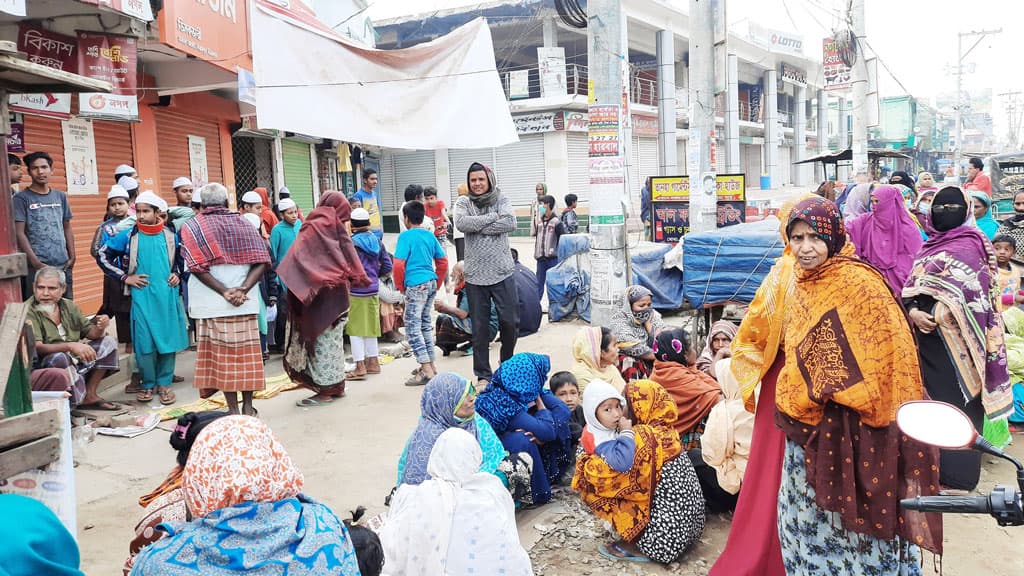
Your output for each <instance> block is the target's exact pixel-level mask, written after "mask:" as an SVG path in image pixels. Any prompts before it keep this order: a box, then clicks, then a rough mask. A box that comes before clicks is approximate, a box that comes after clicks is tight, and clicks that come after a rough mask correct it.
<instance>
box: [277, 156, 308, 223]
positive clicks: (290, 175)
mask: <svg viewBox="0 0 1024 576" xmlns="http://www.w3.org/2000/svg"><path fill="white" fill-rule="evenodd" d="M281 156H282V157H283V160H284V185H285V186H287V187H288V191H289V192H291V194H292V200H294V201H295V203H296V204H297V205H298V206H299V208H300V209H301V210H302V212H303V214H309V213H310V211H311V210H313V208H315V207H316V203H315V202H314V200H313V160H312V158H310V156H309V144H306V143H305V142H296V141H295V140H282V141H281Z"/></svg>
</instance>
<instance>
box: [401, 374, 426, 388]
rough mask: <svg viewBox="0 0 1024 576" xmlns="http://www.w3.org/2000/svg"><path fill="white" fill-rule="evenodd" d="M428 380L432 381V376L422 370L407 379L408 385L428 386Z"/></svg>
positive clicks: (406, 383)
mask: <svg viewBox="0 0 1024 576" xmlns="http://www.w3.org/2000/svg"><path fill="white" fill-rule="evenodd" d="M427 382H430V377H429V376H427V375H426V374H424V373H423V372H422V371H419V370H417V373H416V374H414V375H413V377H412V378H409V379H408V380H406V381H405V385H406V386H426V385H427Z"/></svg>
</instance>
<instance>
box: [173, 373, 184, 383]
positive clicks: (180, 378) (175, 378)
mask: <svg viewBox="0 0 1024 576" xmlns="http://www.w3.org/2000/svg"><path fill="white" fill-rule="evenodd" d="M184 381H185V377H184V376H178V375H177V374H175V375H174V376H171V382H174V383H175V384H178V383H180V382H184Z"/></svg>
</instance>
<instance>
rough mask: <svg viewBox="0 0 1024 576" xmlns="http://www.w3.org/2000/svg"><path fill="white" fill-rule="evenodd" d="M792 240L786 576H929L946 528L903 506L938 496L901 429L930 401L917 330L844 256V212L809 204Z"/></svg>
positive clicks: (779, 396)
mask: <svg viewBox="0 0 1024 576" xmlns="http://www.w3.org/2000/svg"><path fill="white" fill-rule="evenodd" d="M787 232H788V235H789V247H790V249H791V251H792V253H793V256H794V257H795V258H796V263H797V272H796V287H795V289H794V292H793V296H792V298H791V300H790V302H789V304H788V306H789V307H790V310H793V311H800V313H799V314H792V315H790V316H789V317H788V318H787V321H786V325H785V328H784V342H785V344H784V350H785V357H786V363H785V366H783V368H782V371H781V372H780V373H779V377H778V384H777V388H776V392H775V403H776V409H777V414H776V423H777V424H778V425H779V427H780V428H781V429H782V431H783V433H784V434H785V435H786V448H785V453H784V457H783V469H782V485H781V487H780V490H779V497H778V510H779V512H778V513H779V520H778V526H779V540H780V543H781V546H782V558H783V562H784V564H785V567H786V573H787V574H788V575H789V576H800V575H804V574H806V575H810V574H826V573H844V574H900V575H914V574H920V573H921V567H920V548H925V549H927V550H930V551H932V552H933V553H935V554H941V553H942V520H941V517H940V516H939V515H937V514H925V515H922V514H920V513H918V512H913V511H909V510H903V509H901V508H900V505H899V501H900V499H903V498H912V497H914V496H917V495H932V494H937V493H938V489H939V473H938V472H939V469H938V453H937V450H933V449H931V448H928V447H925V446H923V445H921V444H917V443H914V442H912V441H910V440H908V439H907V438H906V437H905V436H903V434H902V433H900V431H899V429H898V428H897V427H896V423H895V419H896V409H897V408H898V407H899V406H900V404H902V403H904V402H907V401H910V400H919V399H921V398H922V397H923V396H924V386H923V384H922V382H921V370H920V368H919V366H918V358H917V348H916V345H915V342H914V336H913V334H912V333H911V330H910V324H909V321H908V319H907V317H906V315H905V314H904V312H903V308H902V306H901V305H900V303H899V302H898V301H897V300H896V297H895V295H894V294H893V292H892V290H891V289H890V288H889V286H888V284H887V283H886V281H885V279H884V278H883V277H882V275H881V274H880V273H879V272H878V271H877V270H876V269H874V268H872V267H871V266H870V265H868V264H866V263H864V262H862V261H860V260H858V259H857V258H851V257H848V256H845V255H843V254H842V253H841V250H842V249H843V247H844V246H845V244H846V229H845V227H844V225H843V220H842V217H841V216H840V214H839V209H838V208H836V206H835V204H832V203H831V202H829V201H827V200H825V199H823V198H811V199H808V200H804V201H803V202H801V203H800V204H798V205H797V206H796V208H794V210H793V214H792V215H791V216H790V219H789V223H788V227H787Z"/></svg>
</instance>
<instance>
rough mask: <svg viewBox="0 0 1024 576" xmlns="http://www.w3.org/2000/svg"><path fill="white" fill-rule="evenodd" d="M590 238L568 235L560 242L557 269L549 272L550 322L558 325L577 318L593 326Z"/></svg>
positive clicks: (560, 239) (585, 235) (559, 240)
mask: <svg viewBox="0 0 1024 576" xmlns="http://www.w3.org/2000/svg"><path fill="white" fill-rule="evenodd" d="M589 253H590V235H589V234H565V235H563V236H562V237H561V238H559V239H558V265H557V266H555V267H554V268H552V269H550V270H548V277H547V282H545V284H546V285H547V290H548V320H549V321H551V322H558V321H559V320H561V319H562V318H565V317H566V316H570V315H572V314H576V315H577V316H579V317H580V318H582V319H583V320H585V321H587V322H590V270H589V267H588V265H587V262H588V260H587V258H586V256H587V255H588V254H589Z"/></svg>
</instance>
